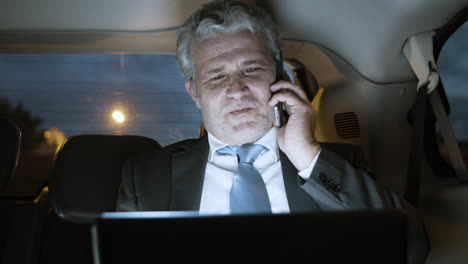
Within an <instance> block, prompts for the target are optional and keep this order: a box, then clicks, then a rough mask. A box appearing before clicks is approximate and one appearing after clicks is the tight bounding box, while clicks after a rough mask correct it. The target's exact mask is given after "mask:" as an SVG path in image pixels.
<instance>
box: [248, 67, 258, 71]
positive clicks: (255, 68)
mask: <svg viewBox="0 0 468 264" xmlns="http://www.w3.org/2000/svg"><path fill="white" fill-rule="evenodd" d="M256 70H258V68H257V67H250V68H247V70H246V72H254V71H256Z"/></svg>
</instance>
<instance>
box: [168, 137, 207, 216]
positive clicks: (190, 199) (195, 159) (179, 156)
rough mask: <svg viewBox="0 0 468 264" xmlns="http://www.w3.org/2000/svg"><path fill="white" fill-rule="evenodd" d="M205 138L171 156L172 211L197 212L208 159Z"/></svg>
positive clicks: (190, 143)
mask: <svg viewBox="0 0 468 264" xmlns="http://www.w3.org/2000/svg"><path fill="white" fill-rule="evenodd" d="M208 150H209V145H208V139H207V137H206V136H204V137H202V138H200V139H199V140H196V141H195V142H193V141H192V142H189V143H187V144H185V145H182V146H181V149H180V150H179V151H177V152H175V153H173V154H172V199H171V200H172V203H171V210H172V211H198V210H199V209H200V200H201V194H202V189H203V179H204V177H205V169H206V162H207V158H208Z"/></svg>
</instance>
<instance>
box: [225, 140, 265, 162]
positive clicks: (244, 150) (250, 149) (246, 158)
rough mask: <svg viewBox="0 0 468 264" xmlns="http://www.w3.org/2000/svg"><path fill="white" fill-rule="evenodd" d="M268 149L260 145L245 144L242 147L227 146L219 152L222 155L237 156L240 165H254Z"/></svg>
mask: <svg viewBox="0 0 468 264" xmlns="http://www.w3.org/2000/svg"><path fill="white" fill-rule="evenodd" d="M264 150H266V148H265V147H264V146H262V145H259V144H245V145H242V146H226V147H224V148H220V149H218V150H217V152H218V153H220V154H228V155H237V157H239V163H250V164H253V163H254V161H255V160H256V159H257V157H258V156H259V155H260V154H261V153H262V152H263V151H264Z"/></svg>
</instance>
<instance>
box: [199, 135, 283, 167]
mask: <svg viewBox="0 0 468 264" xmlns="http://www.w3.org/2000/svg"><path fill="white" fill-rule="evenodd" d="M277 135H278V132H277V128H276V127H275V126H273V127H272V128H271V129H270V130H269V131H268V132H267V133H266V134H265V135H263V137H261V138H260V139H259V140H257V141H255V142H254V143H255V144H260V145H263V146H264V147H266V148H267V149H268V150H269V151H271V153H273V155H274V156H275V162H276V161H278V157H279V150H278V138H277ZM208 143H209V145H210V152H209V154H208V162H211V161H212V159H213V156H214V155H213V154H214V153H215V152H216V151H217V150H218V149H220V148H223V147H225V146H227V144H226V143H224V142H222V141H221V140H219V139H218V138H216V137H215V136H213V135H212V134H211V133H209V132H208Z"/></svg>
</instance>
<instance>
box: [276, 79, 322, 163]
mask: <svg viewBox="0 0 468 264" xmlns="http://www.w3.org/2000/svg"><path fill="white" fill-rule="evenodd" d="M270 90H271V92H272V93H273V96H272V97H271V99H270V101H269V102H268V103H269V105H270V106H271V107H273V106H274V105H276V104H277V103H278V102H283V103H284V105H285V106H286V111H287V112H288V114H289V119H288V122H287V123H286V125H285V126H283V127H282V128H279V129H278V145H279V148H280V149H281V150H282V151H283V152H284V153H285V154H286V155H287V156H288V158H289V160H291V162H292V163H293V165H294V166H295V167H296V169H297V170H298V171H301V170H303V169H305V168H307V167H308V166H309V164H310V163H311V162H312V159H313V158H314V157H315V155H317V153H318V151H319V150H320V144H319V143H317V142H316V141H315V138H314V129H315V115H316V113H315V110H314V109H313V108H312V106H311V104H310V102H309V100H308V98H307V95H306V93H305V92H304V90H303V89H302V88H301V87H300V86H297V85H295V84H292V83H290V82H287V81H279V82H277V83H274V84H273V85H271V86H270Z"/></svg>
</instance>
